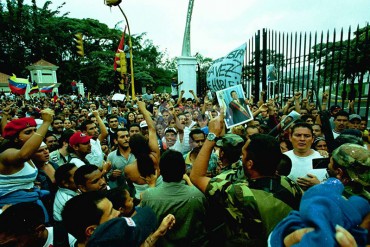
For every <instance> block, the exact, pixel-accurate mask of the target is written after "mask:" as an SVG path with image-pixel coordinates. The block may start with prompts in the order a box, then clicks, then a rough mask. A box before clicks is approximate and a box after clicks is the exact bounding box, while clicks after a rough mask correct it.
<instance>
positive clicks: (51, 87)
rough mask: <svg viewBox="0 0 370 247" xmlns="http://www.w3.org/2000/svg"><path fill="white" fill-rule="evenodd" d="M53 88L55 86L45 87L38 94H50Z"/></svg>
mask: <svg viewBox="0 0 370 247" xmlns="http://www.w3.org/2000/svg"><path fill="white" fill-rule="evenodd" d="M54 86H55V84H53V85H50V86H46V87H42V88H41V89H40V92H41V93H51V92H52V91H53V88H54Z"/></svg>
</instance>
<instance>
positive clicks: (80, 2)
mask: <svg viewBox="0 0 370 247" xmlns="http://www.w3.org/2000/svg"><path fill="white" fill-rule="evenodd" d="M44 2H45V0H37V3H38V5H39V6H41V4H43V3H44ZM52 2H53V5H51V6H52V9H55V8H54V6H58V5H60V4H61V3H62V2H66V5H65V6H64V7H63V8H62V9H61V12H62V13H65V12H70V14H69V17H73V18H93V19H97V20H99V21H100V22H102V23H106V24H107V25H108V26H109V27H112V28H113V27H114V25H115V24H116V23H117V22H119V21H121V20H123V16H122V14H121V13H120V12H119V9H118V7H112V8H109V7H108V6H106V5H104V4H103V0H53V1H52ZM188 3H189V2H188V0H157V1H154V0H123V2H122V3H121V7H122V9H123V10H124V12H125V14H126V16H127V18H128V20H129V24H130V29H131V33H132V34H140V33H143V32H146V33H147V36H146V37H147V38H148V39H151V40H152V41H153V43H154V45H156V46H158V47H159V48H160V50H161V51H164V50H167V52H168V54H169V57H171V58H173V57H177V56H180V55H181V49H182V40H183V35H184V30H185V22H186V14H187V8H188ZM369 21H370V0H226V1H225V0H195V1H194V9H193V14H192V21H191V53H192V54H195V53H197V52H199V53H200V54H202V55H203V56H205V57H210V58H212V59H217V58H219V57H222V56H224V55H226V54H227V53H228V52H230V51H231V50H233V49H234V48H236V47H238V46H240V45H241V44H242V43H243V42H247V41H248V40H249V39H250V38H251V37H252V36H253V35H254V33H255V32H256V31H257V30H259V29H262V28H269V29H273V30H277V31H282V32H291V31H302V32H306V31H307V32H308V31H320V32H321V31H322V30H324V31H327V30H328V29H329V30H331V31H332V30H333V29H334V28H337V29H340V28H341V27H344V28H345V30H347V29H348V27H349V26H350V25H351V26H352V28H353V29H354V28H355V27H357V25H358V24H359V25H360V27H363V26H365V25H366V23H367V22H369ZM122 26H124V25H122ZM338 31H339V30H338ZM117 45H118V44H117Z"/></svg>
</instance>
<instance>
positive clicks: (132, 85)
mask: <svg viewBox="0 0 370 247" xmlns="http://www.w3.org/2000/svg"><path fill="white" fill-rule="evenodd" d="M118 8H119V10H120V11H121V13H122V15H123V17H124V18H125V20H126V23H127V29H128V45H129V47H130V49H129V51H130V72H131V92H132V99H135V98H136V96H135V83H134V82H135V80H134V63H133V60H132V42H131V31H130V25H129V23H128V19H127V16H126V14H125V12H123V10H122V8H121V6H119V5H118Z"/></svg>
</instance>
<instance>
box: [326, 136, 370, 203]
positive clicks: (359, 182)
mask: <svg viewBox="0 0 370 247" xmlns="http://www.w3.org/2000/svg"><path fill="white" fill-rule="evenodd" d="M327 170H328V174H329V176H330V177H335V178H338V179H339V180H340V181H341V182H342V183H343V185H344V192H343V196H345V197H346V198H349V197H350V196H352V195H358V196H361V197H363V198H365V199H367V200H368V201H369V202H370V193H369V191H368V190H367V188H369V186H370V151H369V150H367V149H366V148H364V147H363V146H360V145H357V144H350V143H346V144H343V145H341V146H340V147H339V148H337V149H335V150H334V151H333V154H332V157H331V158H330V163H329V166H328V169H327Z"/></svg>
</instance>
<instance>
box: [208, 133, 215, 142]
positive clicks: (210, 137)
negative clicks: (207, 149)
mask: <svg viewBox="0 0 370 247" xmlns="http://www.w3.org/2000/svg"><path fill="white" fill-rule="evenodd" d="M216 137H217V136H216V134H215V133H212V132H209V133H208V135H207V140H208V141H215V140H216Z"/></svg>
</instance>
